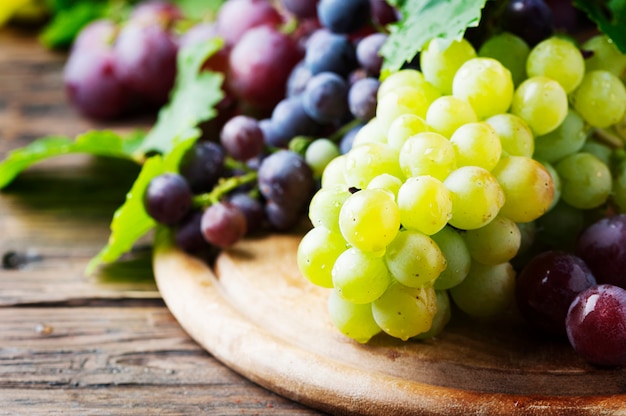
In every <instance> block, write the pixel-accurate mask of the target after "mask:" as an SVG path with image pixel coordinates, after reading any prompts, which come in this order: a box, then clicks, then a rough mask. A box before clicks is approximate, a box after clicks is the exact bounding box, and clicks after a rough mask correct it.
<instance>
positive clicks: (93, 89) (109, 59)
mask: <svg viewBox="0 0 626 416" xmlns="http://www.w3.org/2000/svg"><path fill="white" fill-rule="evenodd" d="M63 82H64V84H65V91H66V95H67V98H68V101H69V102H70V104H71V105H72V106H73V107H75V108H76V109H77V110H78V111H79V112H80V113H81V114H83V115H84V116H86V117H90V118H94V119H98V120H111V119H114V118H117V117H119V116H121V115H122V114H124V112H125V111H126V109H127V108H128V103H129V101H130V96H129V93H128V90H127V89H126V88H125V87H124V86H123V85H122V83H121V82H120V81H119V79H118V78H117V62H116V59H115V55H114V54H113V51H112V50H111V49H105V48H91V49H89V48H87V47H84V48H81V49H76V50H75V52H73V53H71V54H70V57H69V59H68V61H67V63H66V65H65V68H64V72H63Z"/></svg>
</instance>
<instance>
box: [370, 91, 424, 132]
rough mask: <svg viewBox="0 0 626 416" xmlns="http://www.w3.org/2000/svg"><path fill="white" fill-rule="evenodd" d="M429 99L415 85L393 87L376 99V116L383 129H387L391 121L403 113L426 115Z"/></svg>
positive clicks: (422, 116)
mask: <svg viewBox="0 0 626 416" xmlns="http://www.w3.org/2000/svg"><path fill="white" fill-rule="evenodd" d="M429 105H430V101H429V100H428V98H427V97H426V95H425V94H424V93H423V91H421V90H419V89H418V88H416V87H411V86H405V87H399V88H395V89H393V90H391V91H389V92H388V93H386V94H385V95H383V96H382V97H380V98H379V99H378V105H377V107H376V118H377V119H378V121H379V122H380V123H381V126H382V127H383V129H389V127H390V126H391V123H393V121H394V120H395V119H396V118H398V117H400V116H402V115H405V114H413V115H416V116H419V117H421V118H425V117H426V112H427V111H428V107H429Z"/></svg>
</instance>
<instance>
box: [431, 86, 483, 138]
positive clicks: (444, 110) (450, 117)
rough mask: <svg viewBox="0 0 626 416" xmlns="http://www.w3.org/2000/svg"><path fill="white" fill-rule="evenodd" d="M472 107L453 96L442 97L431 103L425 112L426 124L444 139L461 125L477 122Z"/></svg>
mask: <svg viewBox="0 0 626 416" xmlns="http://www.w3.org/2000/svg"><path fill="white" fill-rule="evenodd" d="M477 120H478V118H477V117H476V113H475V112H474V109H473V108H472V106H471V105H470V104H469V103H468V102H467V101H465V100H462V99H460V98H458V97H455V96H453V95H444V96H443V97H439V98H437V99H436V100H435V101H433V102H432V104H431V105H430V107H428V111H427V112H426V123H427V124H428V126H430V127H431V128H432V129H433V131H436V132H437V133H439V134H441V135H444V136H446V137H450V136H452V133H454V131H455V130H456V129H458V128H459V127H461V126H462V125H463V124H466V123H472V122H474V121H477Z"/></svg>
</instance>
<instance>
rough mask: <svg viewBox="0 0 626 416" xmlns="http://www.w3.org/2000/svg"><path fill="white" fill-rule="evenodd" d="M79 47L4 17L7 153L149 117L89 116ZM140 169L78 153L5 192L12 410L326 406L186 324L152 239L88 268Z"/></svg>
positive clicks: (4, 340) (293, 409)
mask: <svg viewBox="0 0 626 416" xmlns="http://www.w3.org/2000/svg"><path fill="white" fill-rule="evenodd" d="M65 59H66V55H64V54H62V53H53V52H50V51H47V50H45V49H44V48H43V47H41V46H40V45H39V44H38V43H37V40H36V37H35V36H34V34H33V33H28V32H24V31H23V30H17V29H15V28H13V29H0V158H2V159H4V157H5V156H6V154H7V152H8V151H9V150H11V149H15V148H17V147H21V146H24V145H26V144H28V143H29V142H30V141H32V140H33V139H34V138H37V137H41V136H44V135H49V134H64V135H75V134H77V133H80V132H83V131H86V130H88V129H92V128H101V127H110V128H113V129H116V130H118V131H123V130H128V129H131V128H133V127H135V126H136V125H147V123H149V120H126V121H124V122H120V123H116V124H111V125H106V126H105V125H97V124H94V123H91V122H89V121H87V120H85V119H82V118H80V117H78V116H77V115H76V114H75V113H74V111H73V110H72V109H71V108H69V107H68V106H67V104H66V102H65V97H64V93H63V89H62V69H63V64H64V62H65ZM136 173H137V168H136V167H135V166H133V165H131V164H126V163H121V162H115V163H114V162H112V161H108V160H100V159H94V158H89V157H86V156H83V155H77V156H66V157H60V158H57V159H55V160H51V161H49V162H45V163H41V164H38V165H36V166H34V167H32V168H31V169H29V170H28V171H27V172H25V173H24V174H23V175H21V176H20V177H19V178H18V179H17V180H16V181H15V182H14V183H13V184H12V185H11V186H9V187H8V188H7V189H6V190H4V191H3V192H2V193H0V255H2V256H3V266H2V268H1V269H0V415H43V414H45V415H50V414H66V415H86V414H89V415H100V414H115V415H135V414H136V415H147V414H159V415H173V414H177V415H178V414H193V415H198V414H215V415H240V414H254V415H257V414H258V415H263V414H273V415H274V414H278V415H282V414H284V415H287V414H288V415H312V414H319V413H318V412H316V411H314V410H311V409H308V408H305V407H303V406H301V405H299V404H297V403H294V402H292V401H289V400H287V399H285V398H282V397H280V396H278V395H276V394H273V393H272V392H269V391H267V390H265V389H263V388H261V387H259V386H257V385H255V384H253V383H251V382H250V381H248V380H246V379H244V378H243V377H241V376H239V375H238V374H236V373H234V372H233V371H231V370H230V369H228V368H227V367H225V366H223V365H222V364H221V363H220V362H218V361H217V360H216V359H214V358H213V357H212V356H211V355H209V354H208V353H206V352H205V351H204V350H203V349H202V348H201V347H200V346H199V345H198V344H196V343H195V342H194V341H193V340H192V339H191V338H190V337H189V336H188V335H187V334H186V333H185V332H184V331H183V330H182V329H181V327H180V326H179V325H178V323H177V322H176V320H175V319H174V317H173V316H172V315H171V314H170V313H169V311H168V309H167V308H166V307H165V305H164V303H163V301H162V299H161V297H160V295H159V293H158V291H157V289H156V286H155V283H154V280H153V277H152V271H151V263H150V255H151V251H150V245H149V243H150V240H147V241H146V242H145V243H144V244H143V245H140V246H139V247H138V248H137V250H136V252H134V253H132V254H131V255H130V256H129V257H128V258H125V259H124V260H123V261H121V262H119V263H116V264H115V265H113V266H112V267H108V268H105V269H103V270H102V271H100V272H99V273H98V274H97V275H96V276H90V277H87V276H86V275H85V274H84V269H85V266H86V265H87V262H88V261H89V260H90V259H91V258H92V257H93V256H94V255H95V254H96V253H98V251H99V250H100V249H101V248H102V247H103V246H104V244H105V243H106V239H107V237H108V235H109V230H108V226H109V223H110V220H111V216H112V214H113V212H114V210H115V209H116V208H117V207H118V206H119V204H120V203H121V202H122V200H123V198H124V195H125V192H126V191H127V190H128V189H129V187H130V184H131V183H132V180H133V179H134V177H135V175H136ZM207 319H210V317H207Z"/></svg>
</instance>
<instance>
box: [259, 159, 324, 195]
mask: <svg viewBox="0 0 626 416" xmlns="http://www.w3.org/2000/svg"><path fill="white" fill-rule="evenodd" d="M258 182H259V189H260V190H261V194H263V196H264V197H265V198H266V199H269V200H272V201H274V202H276V203H278V204H280V205H285V206H292V207H298V206H302V204H304V203H306V201H307V200H308V199H309V198H310V197H311V194H312V192H313V187H314V184H315V183H314V180H313V172H312V170H311V168H310V167H309V165H307V164H306V162H305V161H304V158H303V157H302V156H300V155H299V154H297V153H296V152H292V151H290V150H279V151H277V152H275V153H272V154H271V155H269V156H268V157H266V158H265V159H263V163H261V167H260V168H259V171H258Z"/></svg>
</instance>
